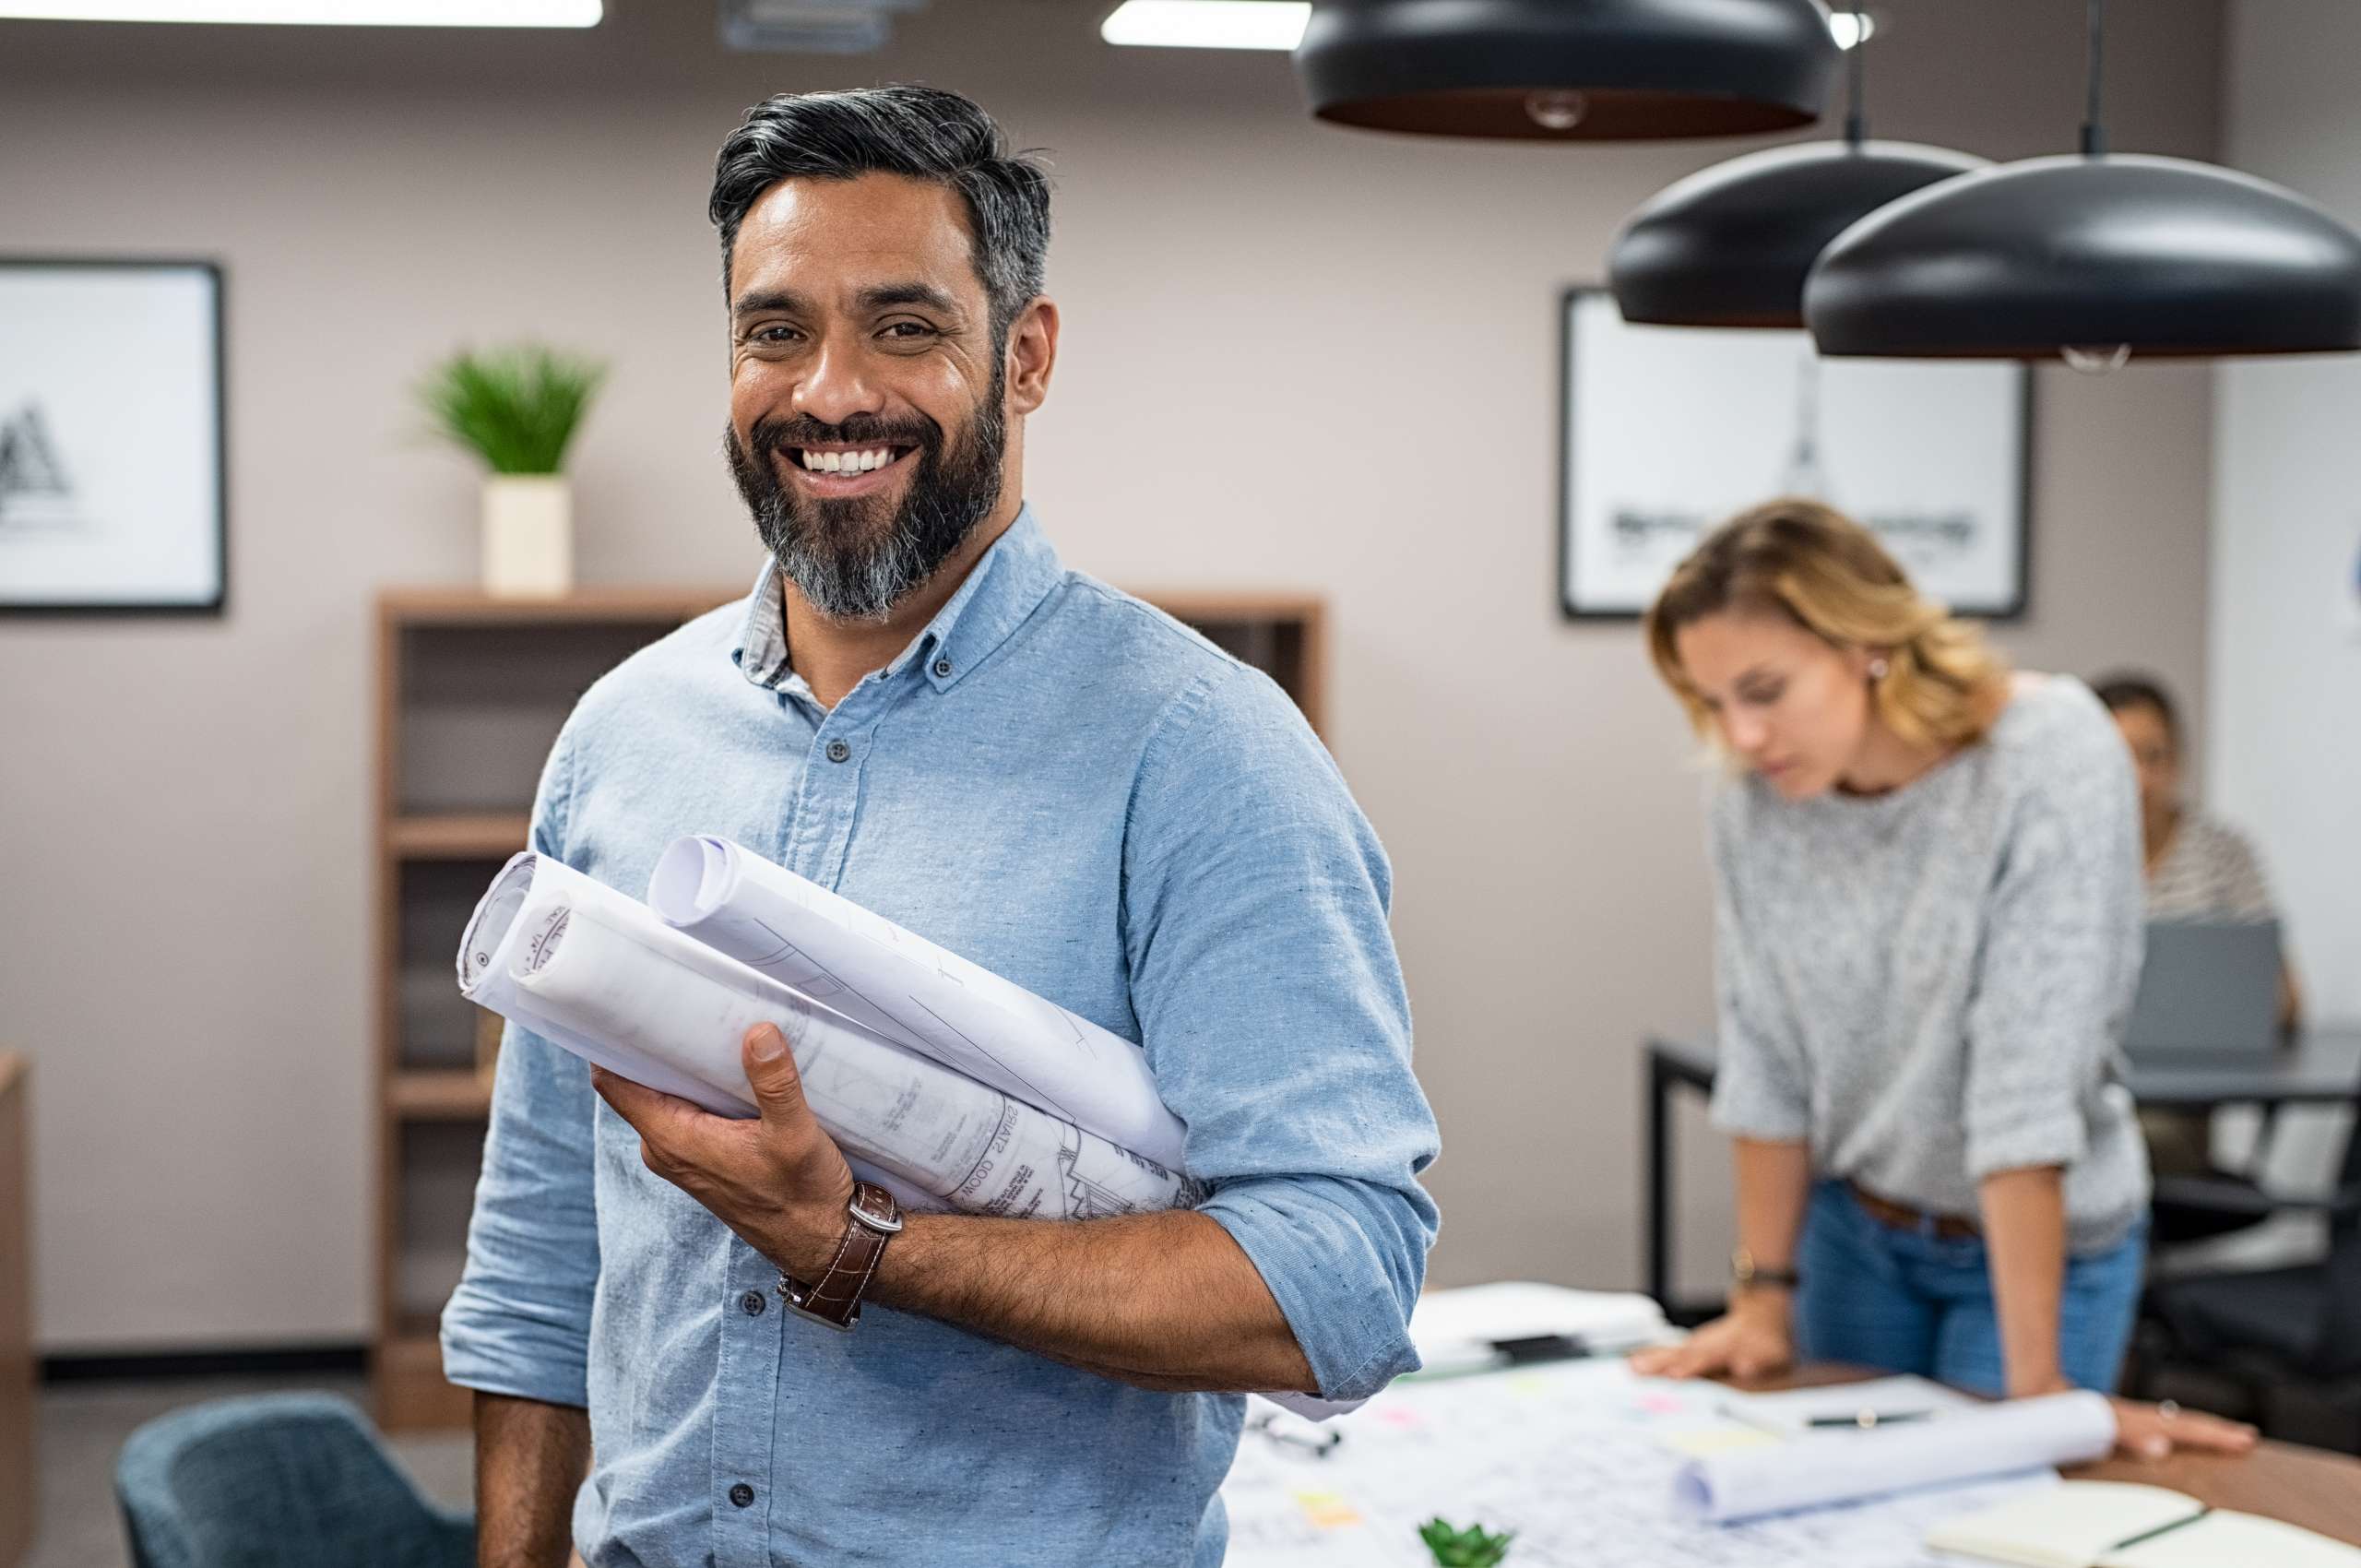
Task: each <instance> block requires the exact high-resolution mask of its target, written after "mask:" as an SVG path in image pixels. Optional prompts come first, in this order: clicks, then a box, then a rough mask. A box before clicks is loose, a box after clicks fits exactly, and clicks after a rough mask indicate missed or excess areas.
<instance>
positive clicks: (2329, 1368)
mask: <svg viewBox="0 0 2361 1568" xmlns="http://www.w3.org/2000/svg"><path fill="white" fill-rule="evenodd" d="M2355 1111H2356V1116H2355V1125H2354V1130H2353V1132H2352V1134H2350V1135H2349V1136H2348V1137H2347V1138H2346V1140H2345V1145H2344V1158H2343V1162H2342V1165H2341V1168H2340V1170H2339V1171H2338V1175H2337V1186H2336V1189H2335V1191H2334V1192H2332V1193H2331V1194H2329V1195H2328V1196H2327V1197H2326V1198H2323V1199H2318V1200H2312V1201H2308V1202H2303V1203H2291V1202H2288V1201H2286V1200H2280V1199H2273V1198H2272V1197H2270V1196H2269V1194H2260V1193H2258V1194H2256V1195H2255V1197H2254V1198H2253V1199H2251V1200H2248V1199H2239V1198H2236V1196H2235V1195H2234V1194H2230V1193H2227V1192H2225V1191H2220V1190H2217V1191H2216V1192H2214V1193H2213V1194H2211V1197H2212V1200H2213V1201H2215V1202H2220V1203H2225V1204H2228V1203H2248V1202H2250V1203H2251V1204H2252V1206H2253V1207H2252V1212H2254V1213H2255V1214H2256V1216H2257V1218H2268V1217H2269V1216H2270V1215H2271V1214H2273V1213H2284V1212H2300V1211H2306V1210H2309V1211H2313V1212H2322V1213H2325V1215H2326V1217H2327V1218H2328V1223H2329V1247H2328V1254H2327V1256H2326V1257H2324V1258H2322V1259H2321V1260H2320V1261H2319V1262H2318V1263H2308V1264H2299V1265H2295V1266H2292V1267H2283V1268H2262V1269H2216V1270H2210V1271H2206V1272H2203V1273H2196V1274H2189V1275H2184V1276H2181V1277H2176V1278H2169V1279H2165V1280H2162V1281H2159V1282H2158V1283H2156V1284H2154V1285H2153V1286H2151V1287H2150V1288H2149V1289H2148V1292H2147V1297H2146V1300H2145V1301H2144V1303H2143V1306H2142V1316H2143V1317H2145V1318H2146V1319H2147V1320H2148V1323H2147V1324H2145V1325H2143V1326H2145V1327H2147V1328H2148V1329H2150V1330H2151V1332H2150V1333H2148V1334H2147V1335H2145V1336H2143V1339H2144V1343H2143V1347H2142V1357H2141V1360H2142V1376H2141V1379H2140V1383H2141V1386H2142V1392H2144V1393H2148V1394H2151V1395H2153V1394H2158V1393H2165V1392H2170V1389H2169V1387H2168V1386H2167V1385H2168V1384H2169V1382H2170V1374H2171V1372H2172V1371H2173V1370H2175V1369H2178V1370H2181V1371H2195V1372H2198V1373H2199V1374H2200V1375H2201V1377H2202V1376H2203V1375H2204V1374H2208V1373H2210V1374H2212V1375H2213V1376H2214V1377H2216V1378H2223V1379H2226V1380H2227V1382H2228V1383H2229V1384H2230V1385H2231V1386H2232V1387H2233V1388H2234V1389H2236V1391H2237V1394H2238V1396H2240V1400H2239V1402H2241V1403H2243V1404H2244V1405H2245V1407H2246V1408H2245V1409H2243V1410H2237V1411H2233V1412H2231V1413H2234V1414H2243V1415H2248V1416H2251V1417H2254V1418H2259V1419H2260V1420H2261V1421H2262V1423H2263V1425H2264V1426H2265V1428H2266V1430H2273V1429H2278V1434H2281V1435H2288V1436H2296V1435H2299V1434H2298V1433H2296V1432H2293V1431H2285V1430H2284V1429H2285V1427H2286V1424H2287V1423H2285V1422H2284V1421H2280V1420H2274V1419H2273V1412H2274V1411H2277V1410H2281V1409H2284V1408H2287V1406H2288V1403H2289V1399H2290V1396H2291V1395H2300V1396H2302V1398H2304V1399H2307V1400H2309V1401H2312V1402H2314V1403H2318V1402H2319V1401H2320V1400H2323V1399H2325V1400H2327V1401H2328V1402H2329V1403H2330V1404H2331V1405H2333V1406H2334V1407H2335V1408H2337V1409H2339V1410H2340V1411H2344V1412H2348V1413H2349V1420H2348V1419H2347V1416H2346V1415H2339V1416H2338V1417H2336V1418H2335V1419H2334V1420H2333V1421H2332V1422H2331V1424H2332V1425H2335V1426H2337V1427H2338V1429H2339V1430H2340V1431H2343V1433H2344V1440H2343V1442H2339V1443H2335V1445H2336V1446H2342V1447H2347V1448H2355V1449H2361V1101H2356V1105H2355ZM2192 1180H2202V1179H2201V1178H2200V1179H2192ZM2160 1185H2161V1184H2160ZM2345 1384H2349V1385H2350V1386H2349V1387H2344V1386H2341V1385H2345ZM2192 1402H2194V1401H2192ZM2210 1402H2218V1401H2210ZM2300 1435H2305V1436H2308V1437H2309V1438H2311V1440H2312V1441H2320V1440H2321V1439H2320V1437H2319V1434H2318V1433H2315V1432H2309V1431H2308V1432H2306V1433H2303V1434H2300Z"/></svg>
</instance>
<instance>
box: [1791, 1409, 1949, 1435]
mask: <svg viewBox="0 0 2361 1568" xmlns="http://www.w3.org/2000/svg"><path fill="white" fill-rule="evenodd" d="M1934 1413H1935V1412H1934V1411H1932V1410H1857V1411H1855V1412H1854V1413H1853V1414H1851V1415H1849V1416H1814V1417H1813V1418H1812V1419H1811V1420H1808V1421H1806V1422H1805V1423H1804V1425H1806V1426H1808V1427H1816V1428H1823V1429H1824V1428H1828V1427H1858V1428H1859V1429H1860V1430H1861V1431H1869V1430H1871V1429H1872V1428H1875V1427H1890V1426H1892V1425H1893V1424H1894V1423H1895V1422H1897V1421H1923V1420H1927V1419H1928V1417H1930V1416H1932V1415H1933V1414H1934Z"/></svg>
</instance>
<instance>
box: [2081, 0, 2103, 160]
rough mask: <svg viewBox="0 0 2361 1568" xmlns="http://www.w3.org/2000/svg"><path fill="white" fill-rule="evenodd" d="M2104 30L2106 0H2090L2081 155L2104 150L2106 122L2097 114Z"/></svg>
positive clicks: (2093, 155)
mask: <svg viewBox="0 0 2361 1568" xmlns="http://www.w3.org/2000/svg"><path fill="white" fill-rule="evenodd" d="M2089 33H2090V77H2091V79H2090V99H2089V101H2088V102H2087V104H2086V105H2085V106H2084V108H2083V111H2082V156H2083V157H2085V158H2099V157H2103V156H2105V155H2106V122H2105V121H2103V120H2102V119H2101V118H2100V115H2099V61H2100V45H2101V41H2102V39H2103V37H2104V35H2105V33H2106V0H2090V28H2089Z"/></svg>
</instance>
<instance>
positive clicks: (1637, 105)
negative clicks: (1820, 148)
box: [1295, 0, 1837, 141]
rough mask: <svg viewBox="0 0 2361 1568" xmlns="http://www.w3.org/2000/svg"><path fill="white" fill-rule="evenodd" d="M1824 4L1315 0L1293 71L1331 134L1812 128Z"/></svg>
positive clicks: (1828, 53) (1820, 75)
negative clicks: (1339, 130) (1336, 129)
mask: <svg viewBox="0 0 2361 1568" xmlns="http://www.w3.org/2000/svg"><path fill="white" fill-rule="evenodd" d="M1836 54H1837V49H1836V41H1835V39H1834V38H1833V37H1832V36H1831V35H1830V32H1829V28H1828V9H1827V7H1826V6H1824V5H1823V4H1821V0H1314V3H1313V5H1312V7H1311V20H1310V21H1309V22H1308V23H1307V24H1306V25H1305V27H1304V31H1303V42H1301V43H1300V44H1299V45H1298V46H1297V48H1296V52H1295V65H1296V72H1297V75H1299V77H1302V79H1303V85H1304V90H1305V92H1306V94H1307V95H1308V96H1309V97H1310V99H1311V112H1312V113H1314V114H1316V115H1318V116H1319V117H1320V118H1321V119H1323V120H1330V121H1334V122H1335V123H1336V124H1338V125H1358V126H1361V127H1364V128H1366V129H1370V130H1382V131H1409V132H1415V133H1418V134H1419V135H1424V136H1444V137H1515V138H1522V139H1525V140H1534V141H1606V140H1637V139H1647V138H1667V137H1733V136H1751V135H1755V134H1758V133H1761V132H1764V131H1779V130H1786V129H1789V128H1791V127H1793V126H1796V125H1808V124H1809V123H1810V122H1811V121H1813V120H1816V119H1818V118H1819V117H1820V106H1821V102H1822V101H1824V100H1825V98H1826V96H1827V89H1828V78H1829V76H1830V74H1831V72H1832V71H1833V70H1834V68H1835V65H1836Z"/></svg>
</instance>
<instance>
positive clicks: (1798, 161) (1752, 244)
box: [1607, 0, 1990, 328]
mask: <svg viewBox="0 0 2361 1568" xmlns="http://www.w3.org/2000/svg"><path fill="white" fill-rule="evenodd" d="M1853 14H1854V17H1855V18H1856V21H1855V25H1854V40H1853V47H1852V49H1851V51H1850V53H1851V56H1852V59H1851V62H1850V65H1851V69H1850V71H1849V72H1848V73H1847V75H1848V77H1849V83H1848V86H1847V89H1846V96H1847V99H1848V102H1847V106H1846V113H1845V139H1844V140H1843V141H1839V142H1825V141H1819V142H1802V143H1798V144H1797V145H1794V146H1791V147H1774V148H1768V149H1766V150H1764V151H1762V152H1750V153H1748V154H1746V155H1745V156H1743V157H1740V158H1733V159H1731V160H1729V161H1727V162H1726V163H1716V164H1714V166H1713V167H1712V168H1710V169H1702V170H1700V171H1698V172H1696V173H1694V174H1691V175H1690V176H1689V177H1688V178H1687V179H1685V180H1681V181H1679V182H1678V183H1677V184H1671V185H1667V186H1666V187H1665V188H1664V189H1663V190H1662V191H1659V192H1658V193H1656V195H1655V196H1654V197H1653V198H1652V199H1650V200H1649V201H1648V203H1647V204H1646V205H1645V206H1643V207H1642V208H1640V209H1639V210H1638V211H1637V212H1634V213H1633V214H1632V215H1631V217H1630V218H1629V219H1627V220H1625V221H1624V224H1623V229H1622V232H1620V233H1619V234H1617V235H1616V237H1615V244H1614V245H1613V246H1612V248H1610V249H1609V251H1608V264H1607V273H1608V287H1609V289H1611V290H1612V291H1613V292H1614V295H1615V303H1616V304H1617V305H1619V307H1621V309H1622V312H1623V319H1624V320H1626V321H1636V322H1644V323H1647V324H1649V325H1652V326H1658V327H1789V328H1793V327H1801V326H1802V325H1803V324H1804V275H1805V274H1806V273H1808V272H1809V271H1810V270H1811V264H1812V263H1813V262H1815V261H1817V260H1819V259H1820V253H1821V251H1823V250H1825V249H1827V248H1828V243H1829V242H1830V241H1831V240H1833V239H1834V238H1836V236H1837V235H1839V234H1841V233H1843V232H1845V230H1846V229H1849V228H1851V227H1852V226H1853V224H1854V223H1856V222H1857V221H1858V220H1861V219H1863V218H1865V217H1867V216H1869V214H1870V213H1872V212H1875V211H1876V210H1877V209H1878V208H1881V207H1883V206H1885V205H1886V204H1887V203H1889V202H1892V201H1895V200H1898V199H1899V198H1901V197H1903V196H1908V195H1909V194H1910V193H1911V192H1913V191H1916V190H1920V189H1923V188H1924V187H1926V186H1928V185H1931V184H1934V183H1935V182H1936V181H1938V180H1948V179H1950V178H1952V176H1953V175H1956V174H1965V173H1970V172H1974V171H1975V170H1978V169H1985V168H1989V167H1990V164H1989V163H1988V162H1987V161H1986V160H1984V159H1981V158H1976V157H1974V156H1972V155H1970V154H1968V153H1964V152H1953V151H1952V150H1951V149H1950V148H1940V147H1920V146H1918V145H1916V143H1913V142H1897V141H1871V140H1869V127H1868V120H1867V118H1866V115H1865V113H1864V110H1863V93H1862V78H1863V75H1864V72H1865V69H1866V66H1865V65H1864V62H1863V58H1862V57H1863V55H1864V54H1865V53H1866V52H1867V50H1868V48H1869V44H1868V42H1867V36H1866V34H1867V29H1865V28H1864V27H1862V26H1861V25H1860V23H1859V20H1858V18H1859V17H1860V15H1861V8H1860V6H1859V4H1858V0H1856V3H1855V5H1854V7H1853Z"/></svg>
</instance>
